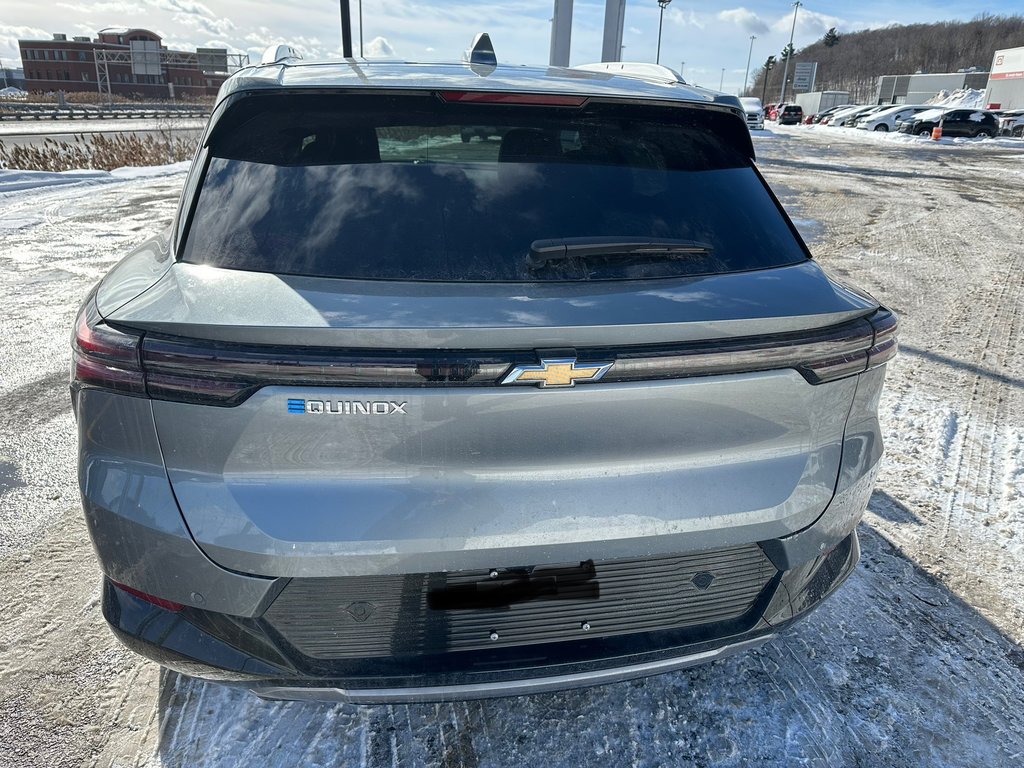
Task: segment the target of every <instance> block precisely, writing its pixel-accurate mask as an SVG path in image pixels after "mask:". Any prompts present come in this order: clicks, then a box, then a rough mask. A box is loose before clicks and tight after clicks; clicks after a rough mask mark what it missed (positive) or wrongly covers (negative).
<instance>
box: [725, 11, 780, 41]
mask: <svg viewBox="0 0 1024 768" xmlns="http://www.w3.org/2000/svg"><path fill="white" fill-rule="evenodd" d="M718 20H719V21H725V22H728V23H730V24H735V25H736V26H737V27H739V28H740V29H742V30H743V31H744V32H750V33H751V34H752V35H764V34H767V33H768V31H769V27H768V24H767V23H765V22H764V21H763V20H762V19H761V17H760V16H758V15H757V14H756V13H754V12H753V11H751V10H748V9H746V8H742V7H741V8H732V9H730V10H727V11H722V12H720V13H719V14H718Z"/></svg>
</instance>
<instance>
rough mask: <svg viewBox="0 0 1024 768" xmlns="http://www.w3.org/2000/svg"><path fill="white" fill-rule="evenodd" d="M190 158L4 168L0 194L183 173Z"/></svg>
mask: <svg viewBox="0 0 1024 768" xmlns="http://www.w3.org/2000/svg"><path fill="white" fill-rule="evenodd" d="M190 165H191V163H190V162H188V161H185V162H182V163H171V164H170V165H149V166H144V167H140V168H116V169H114V170H113V171H91V170H76V171H60V172H53V171H5V170H0V195H2V194H4V193H5V192H20V191H22V190H26V189H37V188H39V187H52V186H58V185H61V184H80V183H82V182H91V183H96V182H105V181H124V180H127V179H144V178H151V177H153V176H166V175H169V174H172V173H184V172H185V171H187V170H188V169H189V166H190Z"/></svg>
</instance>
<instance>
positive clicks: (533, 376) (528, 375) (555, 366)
mask: <svg viewBox="0 0 1024 768" xmlns="http://www.w3.org/2000/svg"><path fill="white" fill-rule="evenodd" d="M612 365H613V364H612V363H592V364H589V365H578V364H577V363H576V358H575V357H566V358H557V359H543V360H541V361H540V365H517V366H516V367H514V368H513V369H512V370H511V371H509V372H508V373H507V374H506V375H505V378H504V379H502V380H501V383H502V384H537V385H538V386H541V387H574V386H576V382H577V381H597V380H598V379H600V378H601V377H602V376H604V375H605V374H606V373H608V369H609V368H611V367H612Z"/></svg>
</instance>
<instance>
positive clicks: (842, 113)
mask: <svg viewBox="0 0 1024 768" xmlns="http://www.w3.org/2000/svg"><path fill="white" fill-rule="evenodd" d="M867 109H869V107H866V106H864V105H863V104H857V105H855V106H852V107H846V108H845V109H838V110H836V111H835V112H833V113H832V114H831V115H829V117H828V119H827V120H822V125H828V126H830V127H833V128H834V127H837V126H841V125H843V123H844V122H845V121H846V118H847V117H849V116H850V115H853V114H854V113H856V112H862V111H866V110H867Z"/></svg>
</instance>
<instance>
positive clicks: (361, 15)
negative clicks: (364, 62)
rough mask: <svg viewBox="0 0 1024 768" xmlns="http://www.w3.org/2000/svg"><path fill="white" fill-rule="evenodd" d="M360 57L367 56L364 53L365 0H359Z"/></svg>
mask: <svg viewBox="0 0 1024 768" xmlns="http://www.w3.org/2000/svg"><path fill="white" fill-rule="evenodd" d="M359 58H360V59H365V58H366V57H365V56H364V55H363V0H359Z"/></svg>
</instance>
